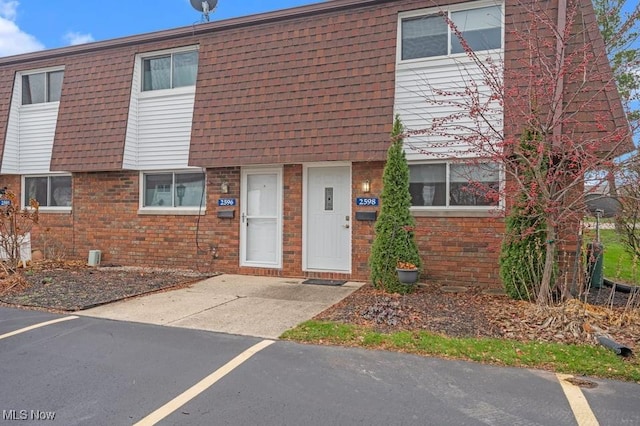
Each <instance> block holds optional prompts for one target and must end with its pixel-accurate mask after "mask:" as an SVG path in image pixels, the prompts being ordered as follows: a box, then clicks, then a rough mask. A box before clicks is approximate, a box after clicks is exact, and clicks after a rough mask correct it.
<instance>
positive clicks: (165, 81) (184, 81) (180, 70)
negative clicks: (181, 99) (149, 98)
mask: <svg viewBox="0 0 640 426" xmlns="http://www.w3.org/2000/svg"><path fill="white" fill-rule="evenodd" d="M197 74H198V51H197V50H190V51H186V52H175V53H167V54H164V55H158V56H153V57H148V58H143V59H142V90H143V91H145V92H147V91H151V90H165V89H175V88H178V87H186V86H195V84H196V77H197Z"/></svg>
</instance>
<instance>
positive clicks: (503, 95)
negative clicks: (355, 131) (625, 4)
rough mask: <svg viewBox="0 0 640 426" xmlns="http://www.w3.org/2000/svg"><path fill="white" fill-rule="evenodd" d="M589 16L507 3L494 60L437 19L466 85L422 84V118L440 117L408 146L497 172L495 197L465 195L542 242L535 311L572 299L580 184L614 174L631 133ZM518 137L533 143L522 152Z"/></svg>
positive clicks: (582, 8) (586, 1)
mask: <svg viewBox="0 0 640 426" xmlns="http://www.w3.org/2000/svg"><path fill="white" fill-rule="evenodd" d="M590 8H591V3H590V0H559V1H558V3H557V4H555V7H554V5H553V4H550V3H549V2H548V1H537V0H534V1H519V0H509V1H507V2H506V13H505V34H506V40H505V50H504V56H501V57H499V58H496V54H495V53H491V54H489V53H487V52H479V53H477V52H476V51H474V49H472V47H471V46H470V45H469V44H468V43H467V42H466V40H465V34H464V31H463V30H461V29H459V28H458V26H457V24H456V22H454V21H453V20H451V19H450V18H449V16H448V15H447V14H446V13H443V18H444V19H445V20H446V21H447V23H448V24H449V27H450V29H451V31H452V33H454V34H455V35H456V37H457V39H458V40H459V42H460V44H461V46H462V47H463V49H464V52H465V53H466V56H465V57H464V58H462V59H458V67H457V68H458V70H459V73H460V79H458V81H463V83H462V84H457V85H452V84H451V83H450V82H440V83H433V82H431V81H430V80H429V78H428V77H427V76H425V77H424V78H423V85H422V87H423V89H422V92H421V95H422V97H423V100H424V102H425V103H426V104H427V105H428V106H429V107H430V108H425V111H445V113H430V114H431V115H430V116H425V117H424V118H425V119H426V120H427V121H428V122H429V123H430V125H428V126H427V127H424V128H419V129H412V130H410V131H409V132H408V133H407V138H406V139H405V140H406V143H407V145H408V147H409V148H410V149H411V150H414V151H415V152H419V153H420V154H422V155H423V156H425V157H427V158H428V157H434V156H436V157H438V156H440V157H447V158H451V159H453V160H454V161H460V162H474V163H476V164H482V163H484V162H490V163H494V164H495V163H498V164H500V165H502V168H503V171H504V176H505V179H504V184H503V185H501V186H500V188H495V187H488V186H485V187H484V188H483V187H482V186H483V184H482V182H477V183H474V184H471V185H470V186H469V190H470V191H478V192H482V191H484V193H485V194H486V196H492V195H493V196H500V198H501V199H502V200H503V206H505V210H506V212H509V211H512V210H513V209H517V210H518V211H519V214H522V215H528V216H530V217H531V218H533V219H534V220H533V221H532V223H533V224H534V225H532V226H531V228H530V229H529V230H528V231H525V232H524V233H525V234H527V233H530V232H538V233H542V237H543V240H544V242H545V248H544V251H545V256H544V265H543V268H542V273H541V275H540V277H539V282H537V283H536V286H535V289H534V293H535V299H536V300H537V302H538V303H539V304H541V305H548V304H550V303H551V302H552V300H553V294H554V293H555V292H559V293H560V294H561V296H562V297H563V298H567V297H569V296H570V295H569V291H568V290H569V284H570V281H571V277H570V275H571V273H570V269H571V268H570V266H569V265H568V264H567V262H566V261H565V262H564V264H560V263H562V262H559V261H560V260H561V259H562V258H563V257H565V258H567V254H566V253H573V254H575V250H576V241H575V240H576V239H577V233H578V232H579V223H580V220H581V219H582V217H583V215H584V210H585V197H584V191H583V188H584V180H585V176H586V175H590V174H593V173H594V172H596V171H599V170H612V169H614V168H615V166H616V164H615V162H614V159H615V158H616V157H617V156H619V155H620V154H623V153H625V152H627V151H628V150H629V149H630V146H631V138H630V135H631V130H632V129H630V127H629V125H628V122H627V121H626V120H625V118H624V111H623V109H622V105H621V103H620V100H619V98H618V97H617V96H616V95H615V94H616V86H615V79H614V76H613V74H612V72H611V68H610V67H609V64H608V60H607V56H606V51H605V49H604V46H603V42H602V38H601V37H600V34H599V31H598V28H597V23H596V22H595V17H594V16H593V13H591V14H589V12H590V11H591V12H592V9H590ZM612 93H613V95H612ZM400 112H401V113H402V111H400ZM524 133H528V134H530V135H534V136H535V137H532V138H528V140H527V141H526V144H523V141H522V139H521V135H523V134H524ZM595 176H599V175H598V174H596V175H595ZM540 224H542V225H543V226H539V225H540ZM563 253H564V254H563ZM573 257H575V256H573ZM558 265H559V266H560V272H559V273H557V274H554V271H556V270H558ZM524 266H525V265H523V267H524Z"/></svg>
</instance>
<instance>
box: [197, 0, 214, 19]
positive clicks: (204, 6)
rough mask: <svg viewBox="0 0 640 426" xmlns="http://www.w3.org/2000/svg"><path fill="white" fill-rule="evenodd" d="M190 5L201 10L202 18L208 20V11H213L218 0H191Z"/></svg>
mask: <svg viewBox="0 0 640 426" xmlns="http://www.w3.org/2000/svg"><path fill="white" fill-rule="evenodd" d="M191 6H193V8H194V9H195V10H197V11H199V12H202V19H203V21H205V22H209V13H213V12H215V10H216V6H218V0H191Z"/></svg>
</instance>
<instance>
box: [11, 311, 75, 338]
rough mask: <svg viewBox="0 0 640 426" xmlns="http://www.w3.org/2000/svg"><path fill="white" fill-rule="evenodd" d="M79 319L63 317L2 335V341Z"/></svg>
mask: <svg viewBox="0 0 640 426" xmlns="http://www.w3.org/2000/svg"><path fill="white" fill-rule="evenodd" d="M78 318H80V317H77V316H75V315H71V316H69V317H62V318H58V319H54V320H51V321H45V322H41V323H39V324H34V325H30V326H29V327H25V328H21V329H20V330H16V331H12V332H11V333H6V334H2V335H0V340H2V339H6V338H7V337H11V336H15V335H16V334H20V333H26V332H27V331H31V330H35V329H36V328H40V327H46V326H47V325H51V324H57V323H59V322H63V321H69V320H72V319H78Z"/></svg>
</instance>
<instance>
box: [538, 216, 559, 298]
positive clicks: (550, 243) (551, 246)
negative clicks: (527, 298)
mask: <svg viewBox="0 0 640 426" xmlns="http://www.w3.org/2000/svg"><path fill="white" fill-rule="evenodd" d="M549 222H551V221H550V220H547V235H546V240H547V241H546V254H545V259H544V269H543V271H542V280H541V282H540V287H539V289H538V299H537V304H538V305H541V306H549V305H550V304H551V279H552V278H553V265H554V263H555V245H556V230H555V228H554V227H553V225H551V224H550V223H549Z"/></svg>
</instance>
